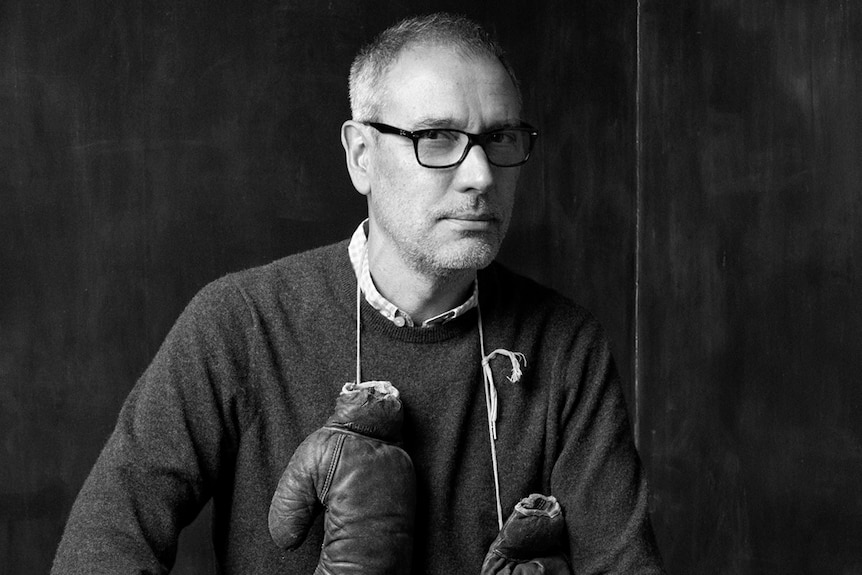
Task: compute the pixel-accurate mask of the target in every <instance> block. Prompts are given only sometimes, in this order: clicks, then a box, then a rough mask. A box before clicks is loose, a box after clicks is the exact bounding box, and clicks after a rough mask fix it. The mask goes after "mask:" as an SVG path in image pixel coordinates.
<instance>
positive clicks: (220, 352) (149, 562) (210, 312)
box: [52, 280, 250, 574]
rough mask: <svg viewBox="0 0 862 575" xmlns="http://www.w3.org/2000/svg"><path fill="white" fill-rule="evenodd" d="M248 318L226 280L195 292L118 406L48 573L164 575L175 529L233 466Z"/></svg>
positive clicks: (172, 551) (185, 522) (172, 554)
mask: <svg viewBox="0 0 862 575" xmlns="http://www.w3.org/2000/svg"><path fill="white" fill-rule="evenodd" d="M249 317H250V316H249V313H248V311H247V309H246V308H245V307H244V304H243V300H242V297H241V296H240V294H239V293H238V292H237V290H236V289H235V288H232V287H231V286H230V284H229V283H228V282H226V281H224V280H222V281H221V282H217V283H215V284H212V285H210V286H208V287H207V288H205V289H204V290H202V291H201V293H200V294H198V295H197V296H196V297H195V298H194V299H193V300H192V302H191V303H190V304H189V306H188V307H187V308H186V310H185V311H184V312H183V314H182V315H181V316H180V318H179V319H178V320H177V323H176V324H175V326H174V327H173V329H172V330H171V332H170V333H169V334H168V337H167V338H166V340H165V342H164V344H163V345H162V347H161V348H160V350H159V351H158V353H157V355H156V357H155V358H154V360H153V362H152V363H151V365H150V366H149V368H148V369H147V370H146V371H145V373H144V374H143V375H142V377H141V378H140V380H139V381H138V382H137V383H136V385H135V386H134V388H133V389H132V391H131V393H130V394H129V396H128V398H127V399H126V402H125V404H124V405H123V407H122V409H121V412H120V415H119V419H118V422H117V425H116V428H115V429H114V432H113V433H112V435H111V436H110V438H109V439H108V442H107V444H106V445H105V447H104V449H103V450H102V453H101V454H100V456H99V458H98V460H97V461H96V464H95V466H94V468H93V470H92V471H91V473H90V475H89V477H88V478H87V480H86V482H85V483H84V486H83V488H82V489H81V491H80V493H79V495H78V497H77V500H76V501H75V504H74V505H73V507H72V511H71V514H70V517H69V520H68V522H67V524H66V529H65V532H64V535H63V538H62V540H61V542H60V546H59V548H58V551H57V555H56V557H55V560H54V566H53V570H52V573H56V574H60V573H62V574H77V573H81V574H84V573H87V574H96V573H166V572H168V571H169V570H170V569H171V567H172V566H173V563H174V559H175V555H176V546H177V539H178V536H179V532H180V530H181V529H182V528H183V527H185V526H186V525H188V524H189V523H190V522H191V521H192V520H193V519H194V518H195V517H196V516H197V514H198V513H199V512H200V510H201V508H202V507H203V506H204V504H205V503H206V502H207V500H208V499H209V498H210V496H211V494H212V491H213V488H214V485H215V484H216V482H217V481H218V479H219V474H220V473H222V470H225V469H227V468H229V467H230V460H231V458H232V457H233V453H234V452H235V447H234V446H235V445H236V438H237V435H238V428H239V417H240V411H241V410H240V409H239V406H238V403H239V402H240V400H241V398H240V394H239V393H238V392H237V389H239V384H240V383H241V382H243V380H244V378H245V377H246V373H247V365H246V364H247V360H246V358H247V355H248V354H247V350H246V349H244V343H243V342H244V338H243V332H244V327H243V324H248V323H249V319H248V318H249Z"/></svg>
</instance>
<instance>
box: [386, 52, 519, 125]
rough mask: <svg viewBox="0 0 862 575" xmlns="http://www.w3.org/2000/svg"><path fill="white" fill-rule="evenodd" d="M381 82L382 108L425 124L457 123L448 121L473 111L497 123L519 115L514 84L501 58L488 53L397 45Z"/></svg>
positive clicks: (456, 119) (460, 117) (513, 118)
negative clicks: (396, 54) (397, 50)
mask: <svg viewBox="0 0 862 575" xmlns="http://www.w3.org/2000/svg"><path fill="white" fill-rule="evenodd" d="M384 82H385V90H384V94H385V97H384V106H383V108H384V109H387V108H388V109H389V110H390V111H392V112H396V113H399V112H400V113H404V114H408V115H409V116H410V119H411V120H412V121H414V122H417V123H419V122H421V123H422V124H423V125H424V127H444V126H447V125H448V126H452V127H457V126H453V123H454V124H458V123H459V122H465V121H467V120H468V118H466V117H464V116H465V115H470V114H473V115H475V114H476V113H480V114H481V115H483V116H488V117H489V119H491V120H492V121H493V122H494V123H496V124H512V123H517V121H518V120H519V114H520V101H519V100H520V99H519V97H518V92H517V88H516V87H515V85H514V82H513V81H512V79H511V77H510V76H509V74H508V72H507V71H506V69H505V67H504V66H503V64H502V63H501V62H500V60H499V59H497V58H496V57H495V56H493V55H490V54H473V53H466V52H464V51H462V50H458V49H457V48H453V47H450V46H443V45H439V46H438V45H432V46H415V47H412V48H409V49H406V50H404V51H402V53H401V54H400V55H399V57H398V58H397V59H396V61H395V62H394V63H393V65H392V66H391V67H390V68H389V70H388V71H387V74H386V76H385V78H384ZM414 128H418V126H414Z"/></svg>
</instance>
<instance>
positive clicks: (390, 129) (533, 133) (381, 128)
mask: <svg viewBox="0 0 862 575" xmlns="http://www.w3.org/2000/svg"><path fill="white" fill-rule="evenodd" d="M364 124H365V125H367V126H371V127H372V128H374V129H375V130H377V131H378V132H380V133H381V134H395V135H396V136H403V137H405V138H410V139H411V140H413V153H414V155H415V156H416V161H417V162H418V163H419V165H420V166H422V167H423V168H431V169H434V170H439V169H446V168H454V167H455V166H457V165H459V164H460V163H461V162H463V161H464V158H466V157H467V154H469V153H470V148H472V147H473V146H475V145H478V146H479V147H480V148H482V151H485V147H484V144H485V142H487V141H488V138H489V137H490V136H492V135H494V134H497V133H500V132H506V131H512V130H516V131H518V132H526V133H527V134H528V135H529V136H530V144H529V146H528V147H527V153H526V154H525V155H524V159H523V160H521V161H520V162H518V163H516V164H498V163H496V162H494V161H492V160H491V158H490V157H489V156H488V153H487V152H485V157H487V158H488V163H490V164H491V165H493V166H497V167H498V168H514V167H517V166H522V165H524V164H526V163H527V160H529V159H530V155H531V154H532V153H533V146H534V145H535V143H536V138H538V137H539V131H538V130H536V129H535V128H533V127H532V126H529V125H527V124H521V125H520V126H512V127H507V128H498V129H496V130H491V131H490V132H485V133H484V134H471V133H470V132H465V131H464V130H457V129H455V128H427V129H423V130H416V131H415V132H411V131H410V130H404V129H402V128H396V127H395V126H390V125H389V124H383V123H381V122H364ZM440 131H447V132H457V133H459V134H464V135H465V136H467V145H466V146H465V147H464V151H463V152H462V153H461V157H460V158H458V161H457V162H453V163H451V164H446V165H445V166H429V165H428V164H423V163H422V160H420V159H419V140H420V139H421V138H422V136H424V135H425V134H427V133H428V132H440Z"/></svg>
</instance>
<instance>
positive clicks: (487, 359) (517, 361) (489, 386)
mask: <svg viewBox="0 0 862 575" xmlns="http://www.w3.org/2000/svg"><path fill="white" fill-rule="evenodd" d="M476 281H478V279H477V280H476ZM361 298H362V290H361V289H360V288H359V283H358V282H357V284H356V383H357V385H358V384H360V382H361V381H362V379H361V376H362V373H361V367H360V366H361V351H360V344H361V337H360V332H361V330H362V321H361V318H360V313H361ZM476 311H477V313H478V323H479V348H480V350H479V351H480V353H481V355H482V379H483V380H484V388H485V409H486V411H487V415H488V439H489V440H490V444H491V465H492V467H493V471H494V498H495V500H496V503H497V524H498V526H499V529H501V530H502V529H503V505H502V502H501V501H500V472H499V469H498V466H497V386H496V385H494V372H493V371H492V370H491V360H492V359H494V358H495V357H497V356H498V355H503V356H506V357H508V358H509V361H510V362H511V364H512V375H510V376H508V377H507V379H508V380H509V381H511V382H512V383H517V382H518V381H519V380H520V379H521V375H522V373H523V372H522V371H521V364H522V363H523V364H524V365H527V359H526V358H525V357H524V354H523V353H519V352H514V351H509V350H507V349H502V348H498V349H495V350H494V351H492V352H491V353H489V354H486V353H485V333H484V329H483V328H482V306H481V304H479V303H477V304H476Z"/></svg>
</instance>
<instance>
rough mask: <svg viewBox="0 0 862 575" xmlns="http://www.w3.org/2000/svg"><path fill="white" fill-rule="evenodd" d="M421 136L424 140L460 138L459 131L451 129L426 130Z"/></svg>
mask: <svg viewBox="0 0 862 575" xmlns="http://www.w3.org/2000/svg"><path fill="white" fill-rule="evenodd" d="M419 137H420V138H421V139H423V140H437V141H440V142H454V141H455V140H457V139H458V133H457V132H452V131H450V130H425V131H423V132H422V133H421V134H420V135H419Z"/></svg>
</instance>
